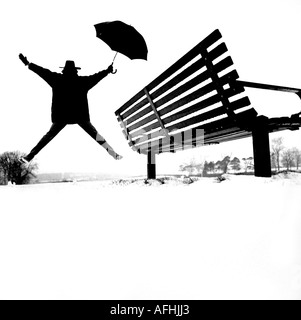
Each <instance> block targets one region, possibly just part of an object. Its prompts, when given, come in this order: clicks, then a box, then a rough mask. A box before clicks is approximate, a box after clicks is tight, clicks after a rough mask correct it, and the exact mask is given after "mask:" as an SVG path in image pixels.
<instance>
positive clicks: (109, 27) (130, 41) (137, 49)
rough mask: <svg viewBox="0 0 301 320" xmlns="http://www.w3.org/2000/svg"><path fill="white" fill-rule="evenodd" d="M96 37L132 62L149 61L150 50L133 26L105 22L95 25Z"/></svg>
mask: <svg viewBox="0 0 301 320" xmlns="http://www.w3.org/2000/svg"><path fill="white" fill-rule="evenodd" d="M95 29H96V35H97V37H98V38H99V39H101V40H102V41H104V42H105V43H106V44H107V45H108V46H109V47H110V48H111V49H112V50H114V51H117V52H119V53H122V54H124V55H125V56H127V57H128V58H130V59H131V60H134V59H143V60H147V54H148V49H147V45H146V42H145V40H144V38H143V37H142V35H141V34H140V33H139V32H138V31H137V30H136V29H135V28H134V27H132V26H129V25H127V24H126V23H124V22H121V21H112V22H103V23H99V24H96V25H95Z"/></svg>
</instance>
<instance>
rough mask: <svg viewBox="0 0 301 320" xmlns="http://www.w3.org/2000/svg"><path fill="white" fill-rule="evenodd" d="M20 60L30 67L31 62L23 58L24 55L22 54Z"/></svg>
mask: <svg viewBox="0 0 301 320" xmlns="http://www.w3.org/2000/svg"><path fill="white" fill-rule="evenodd" d="M19 58H20V60H21V61H22V62H23V63H24V64H25V65H26V66H28V65H29V61H28V60H27V58H26V57H24V56H23V54H22V53H20V55H19Z"/></svg>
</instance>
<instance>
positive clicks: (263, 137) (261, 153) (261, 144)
mask: <svg viewBox="0 0 301 320" xmlns="http://www.w3.org/2000/svg"><path fill="white" fill-rule="evenodd" d="M267 120H268V118H266V117H259V118H258V122H257V124H256V126H255V128H254V129H253V149H254V165H255V176H256V177H263V178H270V177H271V176H272V167H271V155H270V140H269V130H268V123H267Z"/></svg>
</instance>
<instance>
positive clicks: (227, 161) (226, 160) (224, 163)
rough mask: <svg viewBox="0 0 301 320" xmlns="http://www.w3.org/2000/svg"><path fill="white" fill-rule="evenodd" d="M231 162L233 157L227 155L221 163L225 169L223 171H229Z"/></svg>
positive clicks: (221, 166)
mask: <svg viewBox="0 0 301 320" xmlns="http://www.w3.org/2000/svg"><path fill="white" fill-rule="evenodd" d="M230 162H231V158H230V157H229V156H227V157H225V158H224V159H223V160H222V161H221V163H220V168H221V170H222V171H223V173H227V172H228V168H229V164H230Z"/></svg>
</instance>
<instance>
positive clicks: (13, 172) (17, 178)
mask: <svg viewBox="0 0 301 320" xmlns="http://www.w3.org/2000/svg"><path fill="white" fill-rule="evenodd" d="M22 156H24V154H21V153H20V152H19V151H15V152H5V153H3V154H1V155H0V172H1V176H2V184H7V183H8V182H11V183H14V184H27V183H29V182H30V180H31V179H32V178H33V177H35V174H34V171H35V170H37V169H38V166H37V164H36V163H32V164H30V165H29V166H27V167H26V168H25V166H24V165H22V164H21V162H20V161H19V159H20V157H22Z"/></svg>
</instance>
